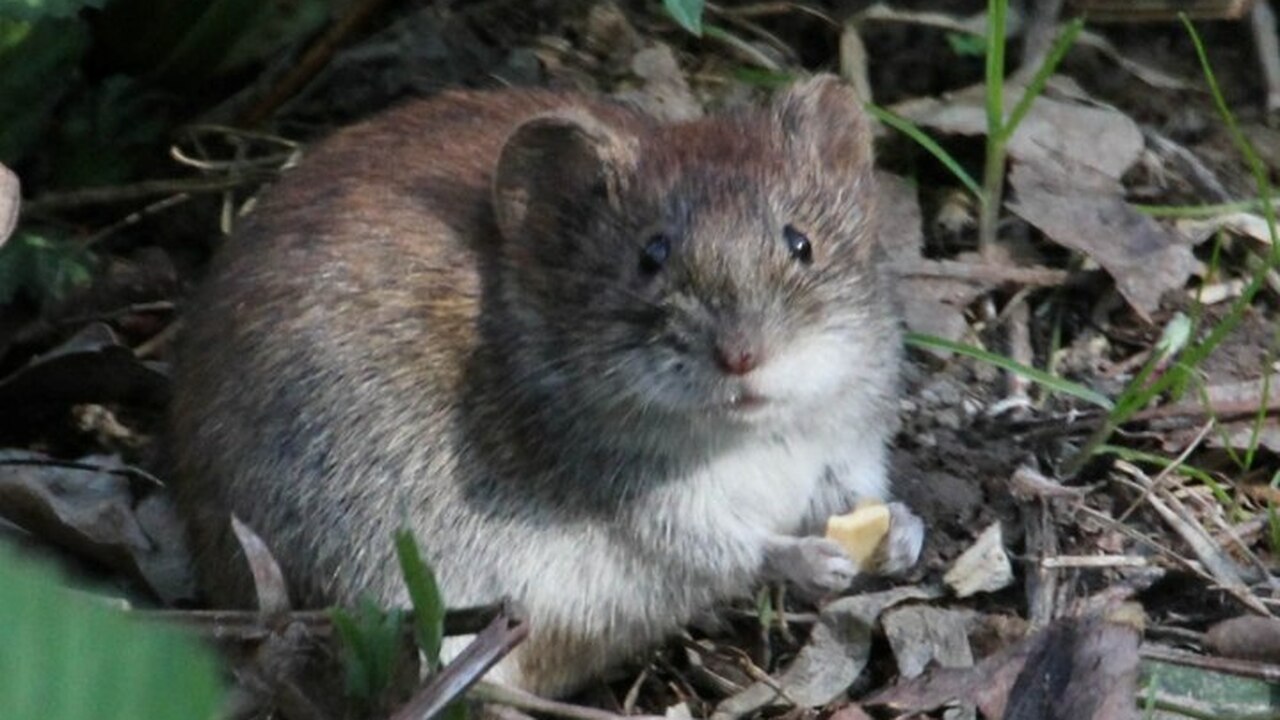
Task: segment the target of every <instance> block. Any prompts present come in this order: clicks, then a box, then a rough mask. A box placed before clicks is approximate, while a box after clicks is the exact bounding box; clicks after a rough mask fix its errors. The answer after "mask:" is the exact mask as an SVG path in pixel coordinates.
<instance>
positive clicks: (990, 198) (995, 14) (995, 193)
mask: <svg viewBox="0 0 1280 720" xmlns="http://www.w3.org/2000/svg"><path fill="white" fill-rule="evenodd" d="M1008 11H1009V0H988V2H987V65H986V82H987V98H986V99H987V160H986V165H985V167H984V168H983V173H982V198H981V199H982V211H981V213H980V215H979V216H978V251H979V252H980V253H981V254H982V256H983V257H984V258H990V256H991V253H992V251H993V249H994V248H995V242H996V224H997V223H998V222H999V221H1000V207H1001V206H1002V205H1003V203H1002V202H1001V195H1000V194H1001V192H1002V191H1003V190H1004V160H1005V140H1006V139H1007V138H1005V132H1004V46H1005V39H1006V38H1005V17H1006V15H1007V14H1008Z"/></svg>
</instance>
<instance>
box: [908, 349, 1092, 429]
mask: <svg viewBox="0 0 1280 720" xmlns="http://www.w3.org/2000/svg"><path fill="white" fill-rule="evenodd" d="M906 339H907V344H908V345H915V346H916V347H924V348H932V349H936V350H949V351H951V352H953V353H956V354H957V355H965V356H967V357H971V358H973V359H975V360H981V361H983V362H986V363H990V364H992V365H995V366H996V367H998V368H1002V369H1004V370H1008V371H1009V372H1011V373H1014V374H1015V375H1019V376H1021V377H1024V378H1026V379H1028V380H1030V381H1032V382H1034V383H1038V384H1040V385H1042V386H1044V387H1045V388H1047V389H1049V390H1052V391H1054V392H1059V393H1062V394H1063V395H1070V396H1072V397H1076V398H1079V399H1081V400H1084V401H1085V402H1088V403H1090V404H1093V405H1097V406H1098V407H1101V408H1104V409H1107V410H1110V409H1111V408H1112V405H1113V403H1112V402H1111V401H1110V400H1108V399H1107V397H1106V396H1105V395H1103V394H1101V393H1099V392H1096V391H1094V390H1090V389H1089V388H1087V387H1085V386H1083V385H1080V384H1079V383H1074V382H1071V381H1070V380H1066V379H1064V378H1060V377H1058V376H1057V375H1050V374H1049V373H1047V372H1045V371H1043V370H1038V369H1036V368H1033V367H1029V366H1027V365H1023V364H1022V363H1020V362H1018V361H1016V360H1012V359H1010V358H1007V357H1005V356H1003V355H997V354H995V353H993V352H988V351H987V350H983V349H982V348H977V347H974V346H972V345H965V344H964V343H958V342H952V341H951V340H947V339H945V338H940V337H934V336H932V335H922V334H920V333H907V338H906Z"/></svg>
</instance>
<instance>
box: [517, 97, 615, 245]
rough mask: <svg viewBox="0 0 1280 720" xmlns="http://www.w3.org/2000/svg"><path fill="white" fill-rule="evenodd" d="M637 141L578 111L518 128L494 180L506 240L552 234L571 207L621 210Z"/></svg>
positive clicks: (539, 118) (536, 120)
mask: <svg viewBox="0 0 1280 720" xmlns="http://www.w3.org/2000/svg"><path fill="white" fill-rule="evenodd" d="M636 155H637V150H636V140H635V138H634V137H632V136H630V135H627V134H625V133H624V132H622V131H620V130H618V129H615V128H613V127H610V126H609V125H607V124H606V123H605V122H603V121H601V120H599V119H598V118H596V117H595V116H594V115H592V114H591V113H590V112H588V111H586V110H580V109H577V108H572V109H569V110H565V111H560V112H557V113H556V114H554V115H544V116H541V117H537V118H534V119H532V120H529V121H528V122H526V123H524V124H523V125H521V126H520V127H518V128H516V131H515V132H514V133H512V135H511V137H510V138H508V140H507V143H506V145H505V146H503V148H502V155H501V157H500V158H499V159H498V168H497V170H496V171H495V173H494V177H493V210H494V215H495V217H496V219H497V222H498V229H499V230H500V231H501V232H502V236H503V238H504V239H507V240H510V239H513V238H517V237H520V236H521V235H522V234H523V233H525V232H526V231H529V230H533V231H535V232H536V231H537V230H540V229H541V230H551V229H553V228H554V227H555V225H554V223H556V222H557V221H558V220H559V215H560V214H561V213H562V212H564V210H565V209H566V208H567V207H568V205H567V203H570V202H577V203H584V202H592V201H593V199H592V197H591V196H592V195H594V196H595V198H594V201H596V202H600V201H603V202H607V203H609V205H610V206H611V207H615V208H616V207H617V206H618V204H619V199H618V198H619V192H620V190H621V187H622V184H623V183H624V182H625V181H626V178H627V177H628V176H629V171H630V170H632V169H634V167H635V164H636Z"/></svg>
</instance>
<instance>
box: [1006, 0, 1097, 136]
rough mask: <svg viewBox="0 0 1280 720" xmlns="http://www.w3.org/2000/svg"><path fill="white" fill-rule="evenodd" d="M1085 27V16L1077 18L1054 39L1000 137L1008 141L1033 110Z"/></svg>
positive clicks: (1010, 114) (1014, 107)
mask: <svg viewBox="0 0 1280 720" xmlns="http://www.w3.org/2000/svg"><path fill="white" fill-rule="evenodd" d="M1083 29H1084V18H1076V19H1074V20H1072V21H1071V22H1069V23H1067V26H1066V27H1065V28H1063V30H1062V33H1061V34H1059V35H1058V38H1057V39H1056V40H1054V41H1053V47H1052V48H1051V49H1050V50H1049V54H1048V55H1047V56H1046V57H1045V59H1044V62H1042V63H1040V67H1039V68H1037V69H1036V74H1035V75H1034V76H1033V77H1032V78H1031V82H1029V83H1027V87H1026V89H1025V90H1023V91H1022V97H1020V98H1018V103H1017V104H1016V105H1014V106H1013V112H1011V113H1009V120H1008V122H1006V123H1005V124H1004V126H1003V127H1001V128H1000V139H1001V141H1002V142H1003V141H1006V140H1008V139H1009V138H1010V137H1012V136H1013V133H1014V131H1015V130H1017V129H1018V125H1019V124H1021V123H1022V120H1023V118H1025V117H1026V116H1027V113H1028V112H1030V111H1031V103H1033V102H1035V100H1036V98H1038V97H1040V94H1041V93H1043V92H1044V86H1045V84H1046V83H1048V82H1049V77H1050V76H1052V75H1053V72H1054V71H1055V70H1057V69H1058V64H1059V63H1061V62H1062V58H1064V57H1066V55H1067V51H1068V50H1070V49H1071V46H1072V45H1074V44H1075V41H1076V36H1078V35H1079V34H1080V31H1081V30H1083Z"/></svg>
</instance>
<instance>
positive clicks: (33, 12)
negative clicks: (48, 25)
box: [0, 0, 106, 22]
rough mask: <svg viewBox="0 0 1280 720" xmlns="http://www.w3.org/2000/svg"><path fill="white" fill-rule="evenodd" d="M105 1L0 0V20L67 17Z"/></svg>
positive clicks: (98, 6) (29, 20)
mask: <svg viewBox="0 0 1280 720" xmlns="http://www.w3.org/2000/svg"><path fill="white" fill-rule="evenodd" d="M105 3H106V0H0V20H22V21H26V22H34V21H36V20H42V19H44V18H69V17H73V16H74V15H75V14H76V13H78V12H80V10H81V9H82V8H87V7H92V8H100V7H102V6H103V4H105Z"/></svg>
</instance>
